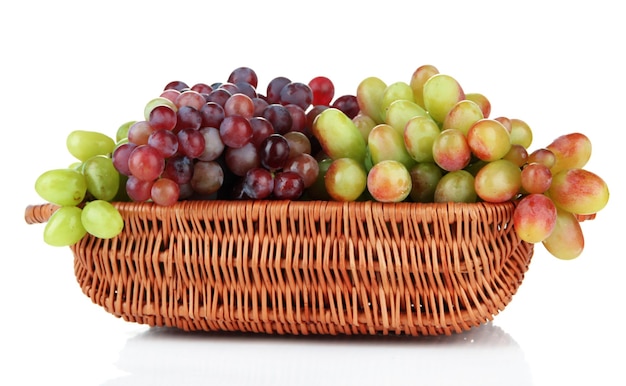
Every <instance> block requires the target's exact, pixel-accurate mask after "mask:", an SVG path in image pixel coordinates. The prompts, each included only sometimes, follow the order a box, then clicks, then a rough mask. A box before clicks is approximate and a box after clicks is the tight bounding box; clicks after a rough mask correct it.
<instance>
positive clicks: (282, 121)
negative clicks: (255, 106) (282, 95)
mask: <svg viewBox="0 0 626 386" xmlns="http://www.w3.org/2000/svg"><path fill="white" fill-rule="evenodd" d="M261 116H262V117H263V118H265V119H267V120H268V121H269V122H270V123H271V124H272V127H274V131H275V132H276V133H278V134H285V133H286V132H288V131H290V130H291V127H292V126H293V118H292V117H291V113H290V112H289V110H288V109H287V108H286V107H285V106H283V105H281V104H278V103H272V104H269V105H267V107H266V108H265V110H263V114H262V115H261Z"/></svg>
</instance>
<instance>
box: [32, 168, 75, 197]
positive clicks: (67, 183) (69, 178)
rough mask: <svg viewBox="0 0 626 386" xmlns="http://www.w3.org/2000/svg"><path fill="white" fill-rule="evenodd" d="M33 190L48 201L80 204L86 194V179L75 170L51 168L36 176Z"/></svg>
mask: <svg viewBox="0 0 626 386" xmlns="http://www.w3.org/2000/svg"><path fill="white" fill-rule="evenodd" d="M35 191H36V192H37V194H39V196H40V197H41V198H43V199H44V200H46V201H48V202H50V203H53V204H56V205H61V206H75V205H78V204H80V203H81V202H82V201H83V199H84V198H85V195H86V194H87V181H86V180H85V176H84V175H83V174H82V173H81V172H79V171H77V170H74V169H52V170H48V171H45V172H44V173H42V174H41V175H39V177H37V180H36V181H35Z"/></svg>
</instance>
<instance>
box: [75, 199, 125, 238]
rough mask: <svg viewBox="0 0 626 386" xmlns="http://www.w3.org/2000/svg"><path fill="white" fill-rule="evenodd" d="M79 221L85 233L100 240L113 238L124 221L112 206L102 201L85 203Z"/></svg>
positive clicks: (122, 226)
mask: <svg viewBox="0 0 626 386" xmlns="http://www.w3.org/2000/svg"><path fill="white" fill-rule="evenodd" d="M81 221H82V223H83V226H84V227H85V229H86V230H87V232H89V233H90V234H92V235H93V236H95V237H99V238H101V239H110V238H112V237H115V236H117V235H118V234H119V233H120V232H121V231H122V229H123V228H124V219H123V218H122V215H121V214H120V212H119V211H118V210H117V208H115V207H114V206H113V204H111V203H110V202H108V201H104V200H94V201H89V202H88V203H86V204H85V207H84V208H83V211H82V215H81Z"/></svg>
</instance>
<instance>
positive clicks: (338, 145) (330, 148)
mask: <svg viewBox="0 0 626 386" xmlns="http://www.w3.org/2000/svg"><path fill="white" fill-rule="evenodd" d="M312 132H313V135H314V136H315V138H317V140H318V141H319V143H320V145H321V147H322V149H323V150H324V153H326V154H327V155H328V156H329V157H331V158H332V159H338V158H353V159H355V160H357V161H359V162H363V160H364V159H365V154H366V152H367V146H366V141H365V140H364V139H363V136H362V135H361V132H360V131H359V129H358V128H357V127H356V125H355V124H354V122H352V119H350V118H349V117H348V116H347V115H346V114H345V113H343V112H342V111H341V110H338V109H336V108H332V107H331V108H327V109H325V110H324V111H322V112H320V113H319V115H318V116H317V118H316V119H315V121H314V122H313V128H312Z"/></svg>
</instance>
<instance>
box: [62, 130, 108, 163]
mask: <svg viewBox="0 0 626 386" xmlns="http://www.w3.org/2000/svg"><path fill="white" fill-rule="evenodd" d="M66 145H67V150H68V151H69V152H70V154H71V155H73V156H74V157H76V158H77V159H79V160H81V161H87V160H88V159H89V158H91V157H94V156H97V155H107V154H111V153H112V152H113V149H115V141H114V140H113V138H111V137H109V136H108V135H106V134H102V133H99V132H97V131H87V130H74V131H72V132H71V133H70V134H69V135H68V136H67V140H66Z"/></svg>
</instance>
